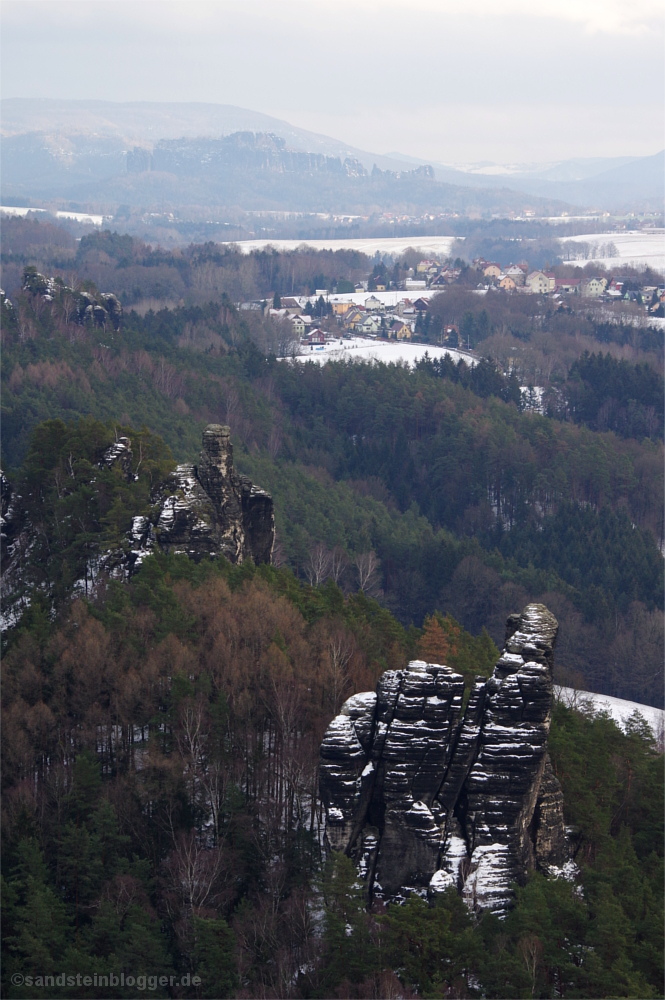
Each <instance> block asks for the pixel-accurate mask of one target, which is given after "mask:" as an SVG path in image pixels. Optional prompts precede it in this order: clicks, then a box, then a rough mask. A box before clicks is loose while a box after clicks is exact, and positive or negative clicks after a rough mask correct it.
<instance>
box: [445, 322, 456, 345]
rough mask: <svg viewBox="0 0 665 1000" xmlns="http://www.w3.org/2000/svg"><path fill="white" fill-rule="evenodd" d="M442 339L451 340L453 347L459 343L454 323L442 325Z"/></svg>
mask: <svg viewBox="0 0 665 1000" xmlns="http://www.w3.org/2000/svg"><path fill="white" fill-rule="evenodd" d="M443 339H444V340H446V341H451V342H452V344H453V345H454V346H455V347H456V346H457V345H458V344H459V330H458V329H457V327H456V326H455V325H454V324H452V325H451V326H444V328H443Z"/></svg>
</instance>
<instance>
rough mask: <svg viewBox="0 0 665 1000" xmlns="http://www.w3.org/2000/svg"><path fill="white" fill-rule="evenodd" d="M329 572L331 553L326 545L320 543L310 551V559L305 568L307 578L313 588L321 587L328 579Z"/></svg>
mask: <svg viewBox="0 0 665 1000" xmlns="http://www.w3.org/2000/svg"><path fill="white" fill-rule="evenodd" d="M329 572H330V553H329V552H328V549H327V548H326V547H325V545H323V544H322V543H321V542H319V543H318V544H317V545H315V546H314V548H313V549H310V553H309V559H308V560H307V564H306V566H305V576H306V577H307V579H308V580H309V584H310V586H311V587H320V586H321V584H322V583H324V581H325V580H326V579H327V577H328V574H329Z"/></svg>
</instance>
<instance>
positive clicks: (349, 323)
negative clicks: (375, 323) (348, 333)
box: [344, 306, 365, 330]
mask: <svg viewBox="0 0 665 1000" xmlns="http://www.w3.org/2000/svg"><path fill="white" fill-rule="evenodd" d="M364 318H365V310H364V309H360V308H358V306H356V308H355V309H350V310H349V311H348V313H346V315H345V316H344V326H345V327H346V328H347V330H357V329H358V327H359V326H360V324H361V323H362V321H363V320H364Z"/></svg>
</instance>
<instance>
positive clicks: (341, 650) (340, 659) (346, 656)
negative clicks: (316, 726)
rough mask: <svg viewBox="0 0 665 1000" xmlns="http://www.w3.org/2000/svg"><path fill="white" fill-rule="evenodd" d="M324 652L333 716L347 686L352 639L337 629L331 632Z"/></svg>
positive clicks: (346, 633)
mask: <svg viewBox="0 0 665 1000" xmlns="http://www.w3.org/2000/svg"><path fill="white" fill-rule="evenodd" d="M326 652H327V653H328V667H329V677H330V681H329V687H330V700H331V702H332V710H333V714H334V715H337V712H338V709H339V707H340V705H341V703H342V701H343V700H344V696H345V694H346V691H347V689H348V686H349V675H348V667H349V660H350V659H351V656H352V654H353V639H352V638H351V636H350V635H349V634H348V632H345V631H343V630H342V629H337V630H335V631H334V632H331V634H330V636H329V637H328V642H327V646H326Z"/></svg>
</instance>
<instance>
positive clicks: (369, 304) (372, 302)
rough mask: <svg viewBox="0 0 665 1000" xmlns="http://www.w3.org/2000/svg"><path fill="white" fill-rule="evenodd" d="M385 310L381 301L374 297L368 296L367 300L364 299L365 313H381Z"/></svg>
mask: <svg viewBox="0 0 665 1000" xmlns="http://www.w3.org/2000/svg"><path fill="white" fill-rule="evenodd" d="M385 308H386V307H385V306H384V304H383V302H382V301H381V299H377V297H376V295H370V297H369V298H368V299H365V309H366V310H367V312H372V311H373V310H379V311H382V310H384V309H385Z"/></svg>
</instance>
